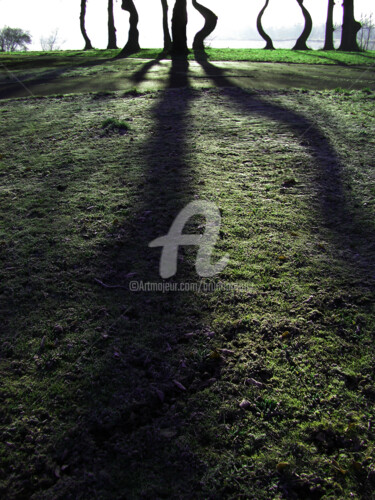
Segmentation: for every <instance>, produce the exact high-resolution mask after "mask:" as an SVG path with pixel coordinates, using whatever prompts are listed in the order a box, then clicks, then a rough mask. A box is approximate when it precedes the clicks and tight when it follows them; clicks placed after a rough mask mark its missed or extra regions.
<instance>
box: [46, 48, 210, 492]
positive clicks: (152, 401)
mask: <svg viewBox="0 0 375 500" xmlns="http://www.w3.org/2000/svg"><path fill="white" fill-rule="evenodd" d="M159 96H160V98H158V101H157V103H156V105H155V106H154V108H153V110H152V116H153V128H152V130H153V132H152V134H151V135H150V136H149V137H148V138H147V139H146V140H145V142H144V143H143V144H141V145H140V146H139V156H138V161H139V162H140V163H141V164H142V166H143V173H142V181H141V183H140V186H139V187H138V192H137V196H136V198H137V199H136V200H134V204H135V206H136V210H135V213H134V215H133V216H132V220H133V221H134V220H135V224H134V223H133V224H131V223H129V226H128V225H126V226H124V227H123V228H121V229H120V230H119V231H118V233H119V238H120V245H119V246H118V247H116V248H115V249H113V248H111V247H108V248H104V249H101V253H102V254H103V255H104V260H105V261H106V262H107V265H106V266H105V268H104V269H103V270H102V274H101V275H100V280H101V281H102V282H103V283H119V282H121V283H122V284H123V285H125V284H126V283H128V279H127V278H126V275H127V272H128V271H129V266H131V265H133V266H134V263H135V262H136V263H138V264H135V265H138V266H139V267H137V268H136V269H132V270H133V271H135V273H136V274H135V277H133V278H132V279H133V280H137V281H138V282H156V283H162V282H163V281H162V280H161V279H160V276H159V273H158V271H159V262H160V250H159V249H151V248H149V247H148V243H149V242H150V241H152V240H153V239H155V238H157V237H159V236H161V235H163V234H166V233H167V232H168V230H169V228H170V226H171V224H172V222H173V220H174V219H175V217H176V215H177V214H178V213H179V211H180V210H181V209H182V208H184V207H185V206H186V204H187V203H189V202H191V201H192V199H194V184H193V181H192V175H191V165H190V160H189V158H188V156H187V140H188V137H189V125H190V119H189V108H190V104H191V102H192V100H193V99H194V91H193V90H191V89H189V80H188V61H187V58H186V57H173V59H172V65H171V69H170V73H169V81H168V84H167V88H166V90H165V91H163V92H162V93H160V94H159ZM166 145H168V148H167V151H166ZM124 147H125V143H124ZM124 176H126V170H124ZM181 250H182V249H180V252H179V254H180V256H181V255H182V259H183V260H180V261H179V266H178V275H177V279H176V282H178V283H180V282H182V283H185V282H194V281H196V279H197V276H196V274H195V272H193V271H192V270H191V266H190V265H188V263H187V262H186V260H185V258H186V254H185V252H181ZM173 281H175V280H174V279H173ZM97 288H98V294H99V292H100V294H101V295H103V296H104V298H103V299H102V300H100V302H101V303H102V304H105V303H106V301H107V300H111V301H112V305H115V307H117V308H118V310H119V311H120V312H119V317H118V320H117V321H116V322H115V323H116V324H115V325H114V326H113V328H111V329H110V332H109V334H110V342H111V347H110V348H109V352H111V354H110V355H109V356H108V357H107V359H106V361H105V364H104V366H101V367H100V369H99V368H98V370H97V371H96V372H95V373H93V374H92V381H93V388H92V389H91V390H90V389H88V390H87V392H86V394H85V400H86V404H85V413H84V414H83V415H82V416H81V417H80V419H79V422H78V423H77V427H76V428H75V429H74V431H73V432H72V435H71V436H70V437H69V440H68V441H67V440H66V439H65V441H64V442H63V443H61V446H65V447H67V442H68V446H69V451H68V453H69V456H70V457H74V459H73V461H74V464H75V466H76V469H75V471H74V472H73V474H72V475H71V476H70V478H69V481H68V480H65V479H64V478H63V480H61V481H58V482H57V484H56V485H55V486H54V487H53V488H52V489H51V490H49V494H53V495H57V494H59V495H62V496H64V495H65V494H66V493H67V491H69V487H70V486H69V485H70V484H71V481H72V480H73V481H74V484H76V485H80V486H78V491H80V492H81V494H83V496H85V495H86V496H87V497H89V496H90V495H93V494H95V495H99V496H101V495H105V493H104V492H109V491H110V492H111V494H112V495H113V496H112V497H113V498H120V497H121V498H127V497H128V495H129V498H130V497H134V498H168V497H170V495H172V494H173V495H178V497H179V498H187V497H189V496H190V493H191V492H192V491H195V492H199V490H200V488H201V485H200V483H199V478H200V477H202V475H203V469H204V465H202V464H201V463H200V462H199V461H198V460H197V459H196V457H195V456H194V453H193V452H192V450H191V449H190V446H189V444H188V443H186V442H184V440H183V439H181V440H180V439H179V436H180V435H182V434H183V429H184V426H185V425H186V422H185V420H184V419H185V417H184V415H183V412H182V411H181V410H182V409H183V408H184V406H186V405H187V400H188V398H189V392H191V391H192V390H193V389H191V390H190V391H189V392H188V391H185V389H184V388H185V387H186V388H187V387H189V388H190V386H191V383H192V381H193V380H198V381H199V382H198V383H197V386H196V389H195V390H200V388H203V387H206V384H207V380H208V379H209V378H212V377H213V376H215V377H219V375H220V362H219V361H218V360H214V359H213V360H207V359H206V358H204V359H202V360H201V361H200V362H199V363H196V364H195V366H194V367H191V366H190V365H191V363H189V362H187V361H186V356H187V354H186V343H187V342H188V337H187V336H186V335H187V334H189V332H192V331H193V332H194V331H196V332H201V331H202V329H204V328H205V326H204V319H203V316H202V311H201V306H200V303H199V298H197V297H196V296H195V294H192V295H190V294H188V293H182V292H180V293H178V292H171V293H164V294H163V293H160V292H153V293H150V292H147V291H139V292H138V293H132V292H131V291H129V290H125V289H120V290H106V289H101V288H100V286H99V285H98V287H97ZM124 288H127V287H124ZM124 304H125V307H124ZM121 311H122V312H121ZM190 334H191V333H190ZM209 341H210V339H209V337H207V342H209ZM113 352H116V357H115V358H114V357H113V355H112V353H113ZM185 362H186V364H185ZM98 395H101V396H100V398H101V400H100V399H99V400H98ZM83 468H84V469H85V470H91V471H93V472H94V477H93V479H92V480H91V481H87V478H85V479H84V480H82V477H83V476H84V473H83V470H82V469H83ZM103 471H104V472H103ZM186 492H189V495H187V494H186ZM104 497H105V496H103V498H104Z"/></svg>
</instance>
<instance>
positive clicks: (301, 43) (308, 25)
mask: <svg viewBox="0 0 375 500" xmlns="http://www.w3.org/2000/svg"><path fill="white" fill-rule="evenodd" d="M297 3H298V5H299V6H300V7H301V10H302V14H303V17H304V18H305V27H304V29H303V31H302V33H301V36H300V37H299V38H298V40H297V42H296V44H295V46H294V47H293V50H309V48H308V46H307V45H306V42H307V39H308V38H309V36H310V33H311V30H312V27H313V23H312V19H311V16H310V13H309V11H308V10H307V9H306V7H305V6H304V5H303V0H297Z"/></svg>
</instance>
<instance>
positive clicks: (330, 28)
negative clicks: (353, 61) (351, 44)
mask: <svg viewBox="0 0 375 500" xmlns="http://www.w3.org/2000/svg"><path fill="white" fill-rule="evenodd" d="M334 7H335V0H328V12H327V22H326V36H325V41H324V47H323V50H335V45H334V43H333V34H334V32H335V27H334V25H333V9H334Z"/></svg>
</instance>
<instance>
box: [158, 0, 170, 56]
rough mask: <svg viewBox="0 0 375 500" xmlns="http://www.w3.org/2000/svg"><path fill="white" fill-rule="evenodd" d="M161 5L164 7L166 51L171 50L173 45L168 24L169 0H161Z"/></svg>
mask: <svg viewBox="0 0 375 500" xmlns="http://www.w3.org/2000/svg"><path fill="white" fill-rule="evenodd" d="M161 6H162V9H163V33H164V52H169V51H170V49H171V46H172V39H171V34H170V32H169V25H168V0H161Z"/></svg>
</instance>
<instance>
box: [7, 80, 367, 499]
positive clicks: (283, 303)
mask: <svg viewBox="0 0 375 500" xmlns="http://www.w3.org/2000/svg"><path fill="white" fill-rule="evenodd" d="M374 99H375V95H374V93H373V92H371V91H350V92H349V91H340V90H337V91H324V92H323V91H322V92H320V91H290V92H276V91H275V92H253V93H249V92H245V91H243V90H241V89H238V88H227V89H226V88H223V89H211V90H192V89H187V88H182V89H169V90H166V91H164V92H150V93H144V94H134V93H130V94H120V93H108V94H101V93H99V94H82V95H76V96H61V97H54V98H40V99H19V100H8V101H3V102H1V103H0V115H1V118H2V119H1V122H0V129H1V133H0V176H1V184H2V188H1V190H2V193H1V198H0V209H1V232H0V252H1V253H0V259H1V271H0V272H1V285H0V300H1V318H2V328H1V330H2V333H1V366H0V369H1V386H0V387H1V390H0V391H1V392H0V397H1V421H2V425H1V438H2V439H1V444H0V457H1V458H0V460H1V461H0V480H1V487H0V488H1V492H2V496H3V497H5V498H35V499H42V498H61V499H69V498H95V497H97V498H147V499H149V498H211V499H218V498H233V499H234V498H236V499H237V498H257V499H268V498H304V499H305V498H326V499H328V498H332V499H333V498H335V499H336V498H368V499H370V498H372V497H373V493H374V487H375V460H374V453H373V452H374V439H375V434H374V420H375V411H374V400H375V383H374V368H375V365H374V333H375V320H374V312H375V311H374V284H375V269H374V262H375V259H374V253H375V238H374V236H375V234H374V220H375V219H374V212H375V201H374V194H375V185H374V163H373V157H374V155H373V147H374V134H373V126H374V115H373V109H374ZM106 120H107V123H122V124H126V125H127V124H128V125H129V127H128V128H127V127H126V126H124V127H123V129H122V130H123V131H124V133H121V134H120V133H118V130H117V129H109V130H107V131H106V133H103V123H104V122H105V121H106ZM194 199H202V200H209V201H213V202H215V203H216V204H217V206H218V207H219V208H220V211H221V215H222V225H221V231H220V239H219V240H218V243H217V246H216V252H215V255H216V257H220V256H221V255H223V254H225V253H228V254H229V256H230V261H229V264H228V266H227V267H226V268H225V270H224V271H223V272H222V273H221V274H220V275H218V276H216V277H215V278H211V279H209V280H200V278H199V277H198V276H197V275H196V272H195V269H194V261H195V257H196V249H194V248H193V247H191V248H182V249H180V253H179V255H180V258H179V267H178V274H177V275H176V277H175V278H173V280H172V281H173V282H177V283H182V282H185V281H188V282H192V283H207V282H209V283H211V284H216V285H217V286H218V285H220V283H222V284H228V283H232V284H235V285H237V286H240V287H242V288H239V289H238V290H225V289H224V288H219V287H218V288H217V289H216V291H213V292H207V293H203V292H189V293H187V292H186V293H182V292H180V293H172V292H170V293H165V294H161V293H147V292H138V293H135V292H131V291H129V283H130V281H134V280H136V281H144V282H153V281H154V282H160V281H161V279H160V277H159V276H158V269H159V259H160V249H154V248H149V247H148V243H149V242H150V241H152V240H153V239H154V238H156V237H158V236H161V235H163V234H166V233H167V232H168V229H169V227H170V225H171V223H172V222H173V220H174V218H175V216H176V215H177V213H178V211H179V210H180V209H182V208H183V207H184V206H185V205H186V204H187V203H189V202H190V201H192V200H194ZM201 222H202V221H201V220H196V221H194V220H193V221H192V223H191V224H190V225H189V227H190V228H189V230H190V231H197V230H199V229H197V226H198V224H199V223H201ZM104 284H105V285H108V286H117V288H106V287H105V286H103V285H104Z"/></svg>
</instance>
